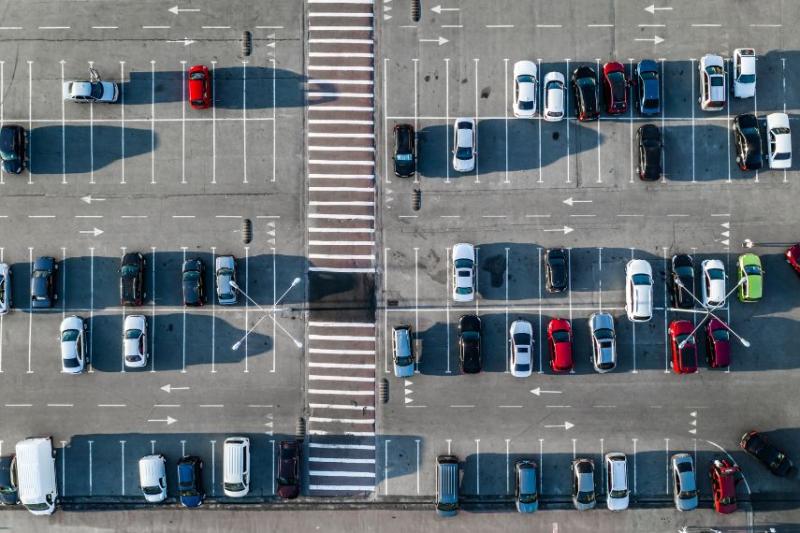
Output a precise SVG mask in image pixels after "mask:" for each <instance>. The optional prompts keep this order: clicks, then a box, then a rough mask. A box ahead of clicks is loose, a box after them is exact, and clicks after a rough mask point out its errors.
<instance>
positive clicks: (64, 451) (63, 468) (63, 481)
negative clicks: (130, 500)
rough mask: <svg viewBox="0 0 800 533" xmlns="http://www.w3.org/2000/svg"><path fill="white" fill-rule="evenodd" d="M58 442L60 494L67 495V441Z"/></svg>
mask: <svg viewBox="0 0 800 533" xmlns="http://www.w3.org/2000/svg"><path fill="white" fill-rule="evenodd" d="M59 443H60V444H61V496H62V497H64V496H66V495H67V441H65V440H62V441H59ZM0 451H2V450H0ZM123 494H124V493H123Z"/></svg>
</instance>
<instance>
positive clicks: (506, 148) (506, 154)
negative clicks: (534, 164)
mask: <svg viewBox="0 0 800 533" xmlns="http://www.w3.org/2000/svg"><path fill="white" fill-rule="evenodd" d="M503 73H504V74H503V82H504V86H505V90H504V91H503V95H504V97H505V106H504V107H503V112H504V113H505V120H504V121H503V125H504V128H505V136H504V142H505V158H506V159H505V161H506V175H505V176H506V177H505V180H504V183H509V181H508V58H507V57H506V58H504V59H503ZM539 167H540V169H539V170H540V171H541V165H539ZM506 250H507V249H506ZM506 264H508V263H506Z"/></svg>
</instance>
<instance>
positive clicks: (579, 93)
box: [572, 67, 600, 122]
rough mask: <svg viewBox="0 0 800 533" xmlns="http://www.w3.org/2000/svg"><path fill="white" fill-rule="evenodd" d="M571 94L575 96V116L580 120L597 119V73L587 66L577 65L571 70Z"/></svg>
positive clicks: (598, 97)
mask: <svg viewBox="0 0 800 533" xmlns="http://www.w3.org/2000/svg"><path fill="white" fill-rule="evenodd" d="M572 89H573V91H572V94H573V95H574V97H575V116H576V117H577V118H578V120H580V121H581V122H587V121H590V120H597V119H598V118H600V112H599V111H598V100H599V99H600V96H599V94H598V87H597V75H596V74H595V73H594V70H592V69H591V68H589V67H578V68H576V69H575V70H574V71H573V72H572Z"/></svg>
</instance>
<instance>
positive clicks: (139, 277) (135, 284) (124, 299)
mask: <svg viewBox="0 0 800 533" xmlns="http://www.w3.org/2000/svg"><path fill="white" fill-rule="evenodd" d="M146 265H147V262H146V261H145V259H144V256H143V255H142V254H141V253H139V252H129V253H127V254H125V255H124V256H122V261H121V262H120V267H119V303H120V305H142V302H143V301H144V297H145V294H144V270H145V266H146Z"/></svg>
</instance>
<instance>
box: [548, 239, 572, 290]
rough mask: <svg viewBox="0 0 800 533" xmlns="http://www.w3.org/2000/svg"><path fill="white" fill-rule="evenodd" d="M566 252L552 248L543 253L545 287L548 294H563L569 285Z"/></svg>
mask: <svg viewBox="0 0 800 533" xmlns="http://www.w3.org/2000/svg"><path fill="white" fill-rule="evenodd" d="M567 261H568V260H567V251H566V250H565V249H563V248H553V249H550V250H546V251H545V253H544V275H545V286H546V287H547V291H548V292H564V291H565V290H567V286H568V285H569V280H568V279H567V278H568V276H569V264H568V263H567Z"/></svg>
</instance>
